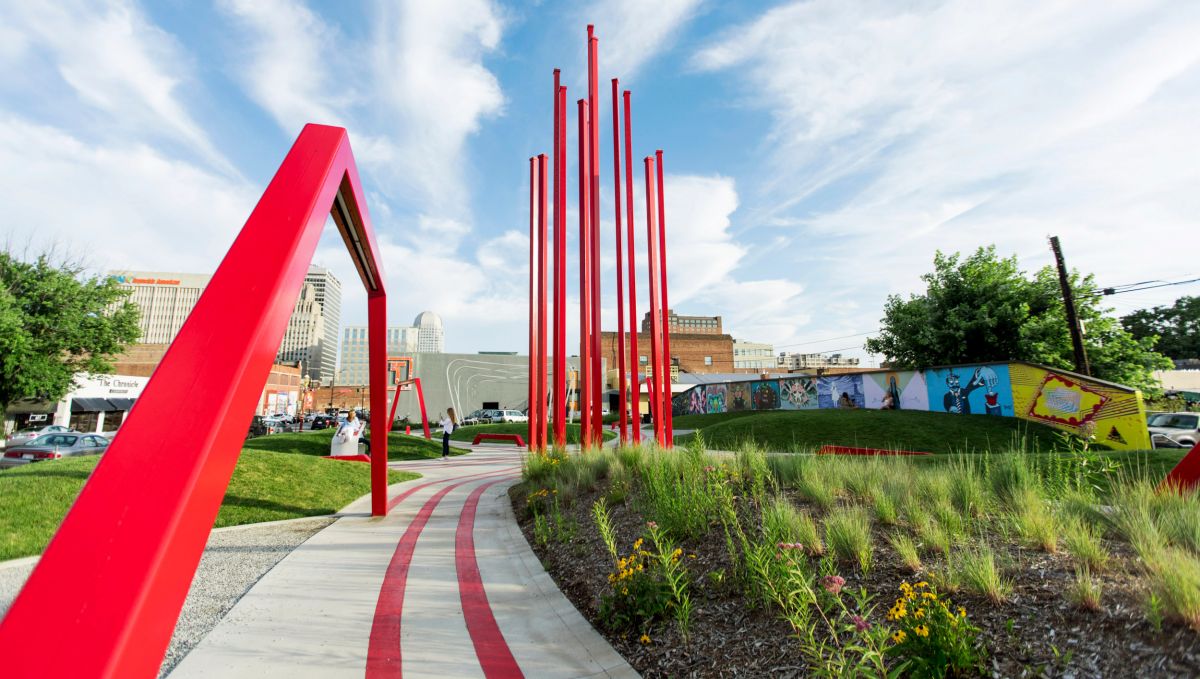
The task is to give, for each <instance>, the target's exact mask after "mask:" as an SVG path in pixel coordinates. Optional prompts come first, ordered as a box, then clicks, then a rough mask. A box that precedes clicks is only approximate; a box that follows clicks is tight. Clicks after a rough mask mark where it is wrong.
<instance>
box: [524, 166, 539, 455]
mask: <svg viewBox="0 0 1200 679" xmlns="http://www.w3.org/2000/svg"><path fill="white" fill-rule="evenodd" d="M536 175H537V165H536V161H535V159H534V158H530V159H529V390H528V391H529V398H528V402H529V410H528V412H529V417H528V421H527V422H526V425H527V427H526V429H527V430H526V432H525V440H526V441H528V442H529V443H528V445H529V450H536V449H537V445H536V442H535V441H534V440H533V419H534V417H535V414H534V409H533V405H534V401H533V390H534V389H536V388H537V383H536V380H535V379H534V364H535V363H537V336H536V335H535V334H534V330H535V327H536V325H537V324H536V318H535V317H534V312H535V310H536V309H535V307H534V294H535V290H534V286H533V272H534V261H533V255H534V250H535V247H534V244H535V242H536V237H537V233H536V232H535V230H534V212H533V210H534V204H533V200H534V193H535V191H536V186H537V176H536Z"/></svg>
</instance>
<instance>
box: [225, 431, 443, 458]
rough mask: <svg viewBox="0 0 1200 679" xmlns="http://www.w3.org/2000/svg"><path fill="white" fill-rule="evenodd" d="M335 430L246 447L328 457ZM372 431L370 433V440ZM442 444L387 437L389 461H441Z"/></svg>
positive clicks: (275, 436)
mask: <svg viewBox="0 0 1200 679" xmlns="http://www.w3.org/2000/svg"><path fill="white" fill-rule="evenodd" d="M334 433H335V431H334V430H333V429H320V430H318V431H302V432H297V433H292V434H271V435H270V436H259V437H256V438H252V439H248V440H247V441H246V443H245V447H246V448H247V449H250V450H267V451H271V452H275V453H291V454H293V455H296V454H299V455H328V454H329V443H330V441H332V440H333V435H334ZM370 433H371V432H370V430H368V431H367V434H368V436H369V435H370ZM464 452H466V451H458V450H454V449H451V451H450V454H452V455H461V454H463V453H464ZM441 455H442V442H441V440H440V439H438V438H437V437H435V438H434V440H432V441H426V440H425V439H424V438H422V437H420V436H405V435H404V434H402V433H400V432H392V433H390V434H388V459H389V460H425V459H430V458H434V457H441Z"/></svg>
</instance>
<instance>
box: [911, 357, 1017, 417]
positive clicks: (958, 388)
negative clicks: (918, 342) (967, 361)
mask: <svg viewBox="0 0 1200 679" xmlns="http://www.w3.org/2000/svg"><path fill="white" fill-rule="evenodd" d="M925 387H926V390H927V391H928V393H929V410H932V411H934V412H945V413H952V414H955V415H1003V416H1005V417H1013V416H1014V411H1013V401H1012V387H1011V386H1010V385H1009V380H1008V366H1007V365H1003V364H994V365H976V366H971V365H969V366H962V367H956V368H937V369H934V370H926V371H925Z"/></svg>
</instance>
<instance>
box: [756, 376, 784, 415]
mask: <svg viewBox="0 0 1200 679" xmlns="http://www.w3.org/2000/svg"><path fill="white" fill-rule="evenodd" d="M750 394H751V396H752V397H753V399H754V409H755V410H779V382H777V381H775V380H768V381H764V382H752V383H751V384H750Z"/></svg>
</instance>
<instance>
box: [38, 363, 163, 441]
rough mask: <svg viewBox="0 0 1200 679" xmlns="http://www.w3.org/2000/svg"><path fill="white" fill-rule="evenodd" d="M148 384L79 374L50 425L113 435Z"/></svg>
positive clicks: (146, 379) (126, 378)
mask: <svg viewBox="0 0 1200 679" xmlns="http://www.w3.org/2000/svg"><path fill="white" fill-rule="evenodd" d="M149 381H150V378H149V377H133V376H128V375H87V374H84V373H80V374H78V375H76V376H75V385H76V386H75V389H74V390H73V391H71V393H69V394H67V396H66V398H64V399H63V400H62V401H59V402H58V406H57V408H55V411H54V422H53V424H61V425H65V426H69V427H71V428H72V429H75V430H77V431H83V432H114V431H116V430H117V428H118V427H120V426H121V423H122V422H124V421H125V418H126V417H127V416H128V415H129V410H130V409H131V408H133V403H134V401H135V400H137V398H138V397H139V396H141V395H142V389H144V388H145V387H146V383H147V382H149ZM47 424H49V423H47Z"/></svg>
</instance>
